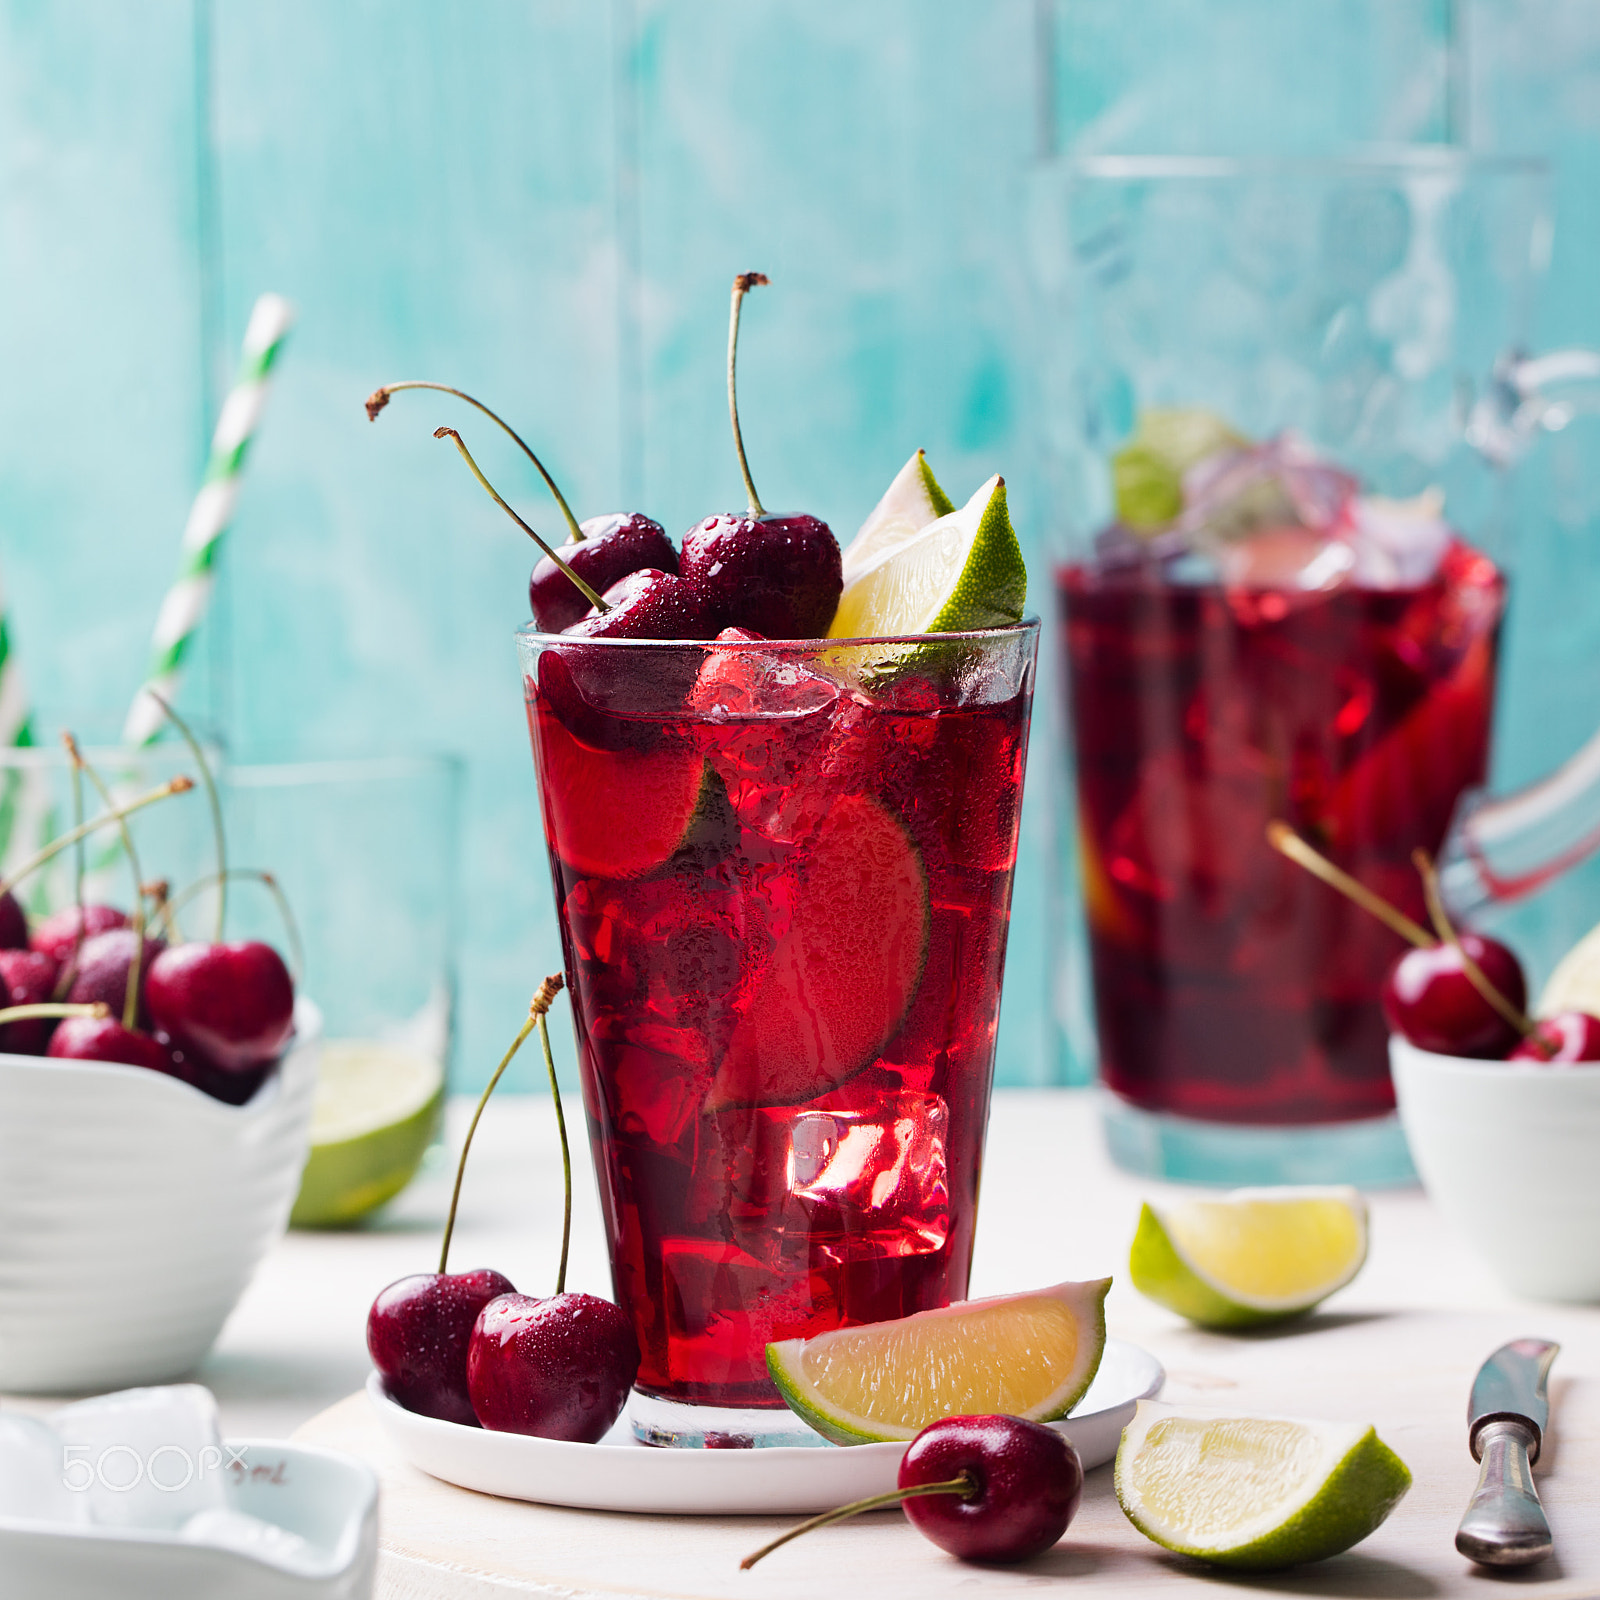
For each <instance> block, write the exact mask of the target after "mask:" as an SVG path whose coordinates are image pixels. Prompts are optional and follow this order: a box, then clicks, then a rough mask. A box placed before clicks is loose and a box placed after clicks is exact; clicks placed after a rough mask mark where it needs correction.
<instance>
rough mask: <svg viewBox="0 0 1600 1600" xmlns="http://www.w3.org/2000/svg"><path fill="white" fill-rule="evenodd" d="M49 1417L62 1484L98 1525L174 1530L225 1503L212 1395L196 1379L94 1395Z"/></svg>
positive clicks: (223, 1457)
mask: <svg viewBox="0 0 1600 1600" xmlns="http://www.w3.org/2000/svg"><path fill="white" fill-rule="evenodd" d="M49 1421H50V1425H51V1426H52V1427H53V1428H54V1429H55V1431H56V1432H57V1433H58V1434H59V1435H60V1437H61V1445H62V1459H63V1462H64V1469H63V1471H64V1476H65V1479H66V1484H67V1488H68V1489H69V1490H71V1491H72V1492H73V1494H74V1495H75V1497H76V1498H79V1499H81V1500H82V1501H83V1502H85V1504H86V1505H87V1508H88V1517H89V1520H90V1521H91V1522H94V1523H96V1524H98V1525H99V1526H101V1527H114V1528H156V1529H169V1530H171V1529H177V1528H181V1527H182V1526H183V1525H184V1523H186V1522H187V1521H188V1520H189V1518H190V1517H192V1516H194V1515H195V1514H196V1513H197V1512H201V1511H209V1510H214V1509H221V1508H222V1507H223V1506H225V1505H226V1503H227V1491H226V1468H227V1462H228V1453H227V1451H225V1450H224V1449H223V1447H222V1438H221V1434H220V1433H219V1431H218V1428H217V1402H216V1401H215V1399H213V1398H212V1395H211V1391H210V1390H209V1389H206V1388H203V1387H202V1386H201V1385H199V1384H197V1383H177V1384H169V1385H167V1386H165V1387H162V1388H153V1389H123V1390H121V1391H119V1392H118V1393H116V1394H104V1395H99V1396H97V1397H96V1398H95V1399H93V1400H80V1401H78V1402H77V1403H76V1404H75V1405H70V1406H64V1407H62V1409H61V1410H59V1411H57V1412H55V1413H53V1414H52V1415H51V1417H50V1418H49Z"/></svg>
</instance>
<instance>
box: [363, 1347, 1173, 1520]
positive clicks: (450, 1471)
mask: <svg viewBox="0 0 1600 1600" xmlns="http://www.w3.org/2000/svg"><path fill="white" fill-rule="evenodd" d="M1165 1377H1166V1374H1165V1373H1164V1372H1163V1371H1162V1368H1161V1363H1160V1362H1159V1361H1157V1360H1156V1358H1155V1357H1154V1356H1152V1355H1150V1354H1149V1353H1148V1352H1147V1351H1144V1350H1141V1349H1140V1348H1139V1346H1138V1345H1136V1344H1128V1343H1126V1342H1124V1341H1123V1340H1121V1339H1108V1340H1106V1348H1105V1355H1104V1357H1103V1358H1102V1360H1101V1362H1100V1370H1099V1372H1098V1373H1096V1374H1095V1380H1094V1382H1093V1383H1092V1384H1090V1386H1089V1392H1088V1393H1087V1394H1086V1395H1084V1397H1083V1399H1082V1400H1081V1401H1080V1402H1079V1404H1078V1407H1077V1409H1076V1410H1075V1411H1074V1412H1073V1414H1072V1415H1071V1416H1070V1417H1068V1418H1067V1419H1066V1420H1065V1421H1064V1422H1059V1423H1056V1424H1055V1426H1056V1427H1058V1428H1060V1429H1061V1431H1062V1432H1063V1433H1065V1434H1066V1435H1067V1437H1068V1438H1069V1439H1071V1440H1072V1442H1073V1444H1074V1445H1075V1446H1076V1447H1077V1451H1078V1454H1079V1456H1081V1457H1082V1459H1083V1464H1084V1467H1085V1468H1086V1469H1087V1468H1090V1467H1097V1466H1100V1465H1102V1464H1103V1463H1104V1462H1107V1461H1109V1460H1110V1459H1111V1458H1112V1456H1114V1455H1115V1454H1116V1452H1117V1441H1118V1440H1119V1439H1120V1438H1121V1437H1122V1430H1123V1428H1124V1427H1125V1426H1126V1424H1127V1422H1128V1420H1129V1418H1131V1417H1132V1416H1133V1408H1134V1402H1135V1401H1138V1400H1145V1399H1150V1398H1151V1397H1153V1396H1155V1395H1156V1394H1159V1393H1160V1391H1161V1385H1162V1383H1163V1381H1164V1380H1165ZM367 1394H368V1397H369V1398H370V1399H371V1401H372V1404H373V1405H374V1406H375V1407H376V1408H377V1411H378V1419H379V1421H380V1423H381V1424H382V1426H383V1430H384V1433H385V1434H386V1435H387V1437H388V1439H389V1442H390V1443H391V1444H393V1445H394V1447H395V1448H396V1449H397V1450H398V1451H399V1452H400V1453H401V1454H402V1455H403V1456H404V1457H405V1458H406V1459H407V1460H408V1461H409V1462H410V1463H411V1464H412V1466H414V1467H420V1468H421V1470H422V1471H424V1472H426V1473H428V1474H429V1475H430V1476H432V1477H435V1478H442V1479H443V1480H444V1481H445V1482H446V1483H453V1484H456V1485H457V1486H458V1487H460V1488H462V1489H477V1490H480V1491H481V1492H483V1493H484V1494H494V1495H500V1496H501V1497H502V1498H504V1499H508V1500H537V1501H542V1502H543V1503H544V1504H546V1505H558V1506H582V1507H585V1508H587V1509H590V1510H597V1511H654V1512H668V1513H676V1514H679V1515H682V1514H686V1513H687V1514H694V1513H697V1512H698V1513H703V1514H708V1515H709V1514H716V1515H724V1516H725V1515H729V1514H739V1513H750V1514H761V1513H773V1512H776V1513H784V1514H794V1515H801V1514H804V1513H806V1512H812V1511H826V1510H828V1509H830V1508H831V1507H833V1506H838V1505H843V1504H844V1503H845V1502H846V1501H849V1500H859V1499H862V1498H863V1497H864V1496H866V1495H870V1494H882V1493H884V1492H885V1491H887V1490H890V1489H893V1488H894V1486H895V1474H896V1472H897V1471H898V1469H899V1466H900V1457H901V1456H902V1455H903V1454H904V1453H905V1446H904V1445H903V1444H858V1445H852V1446H850V1448H849V1449H829V1450H818V1449H814V1448H806V1447H803V1446H802V1447H793V1448H791V1447H785V1446H780V1447H778V1448H776V1449H766V1450H652V1449H650V1448H649V1447H647V1446H645V1445H641V1444H639V1443H638V1442H637V1441H636V1440H635V1439H634V1437H633V1434H632V1432H631V1431H630V1430H629V1428H628V1424H627V1420H626V1417H624V1418H623V1420H622V1421H621V1422H619V1423H618V1425H617V1426H616V1427H615V1428H614V1429H612V1431H611V1432H610V1433H609V1434H608V1435H607V1436H606V1437H605V1439H603V1440H602V1441H601V1442H600V1443H599V1444H597V1445H596V1444H566V1443H562V1442H561V1441H559V1440H553V1439H534V1438H530V1437H529V1436H528V1435H526V1434H521V1433H490V1432H489V1431H488V1430H487V1429H484V1428H467V1427H463V1426H462V1425H461V1424H460V1423H458V1422H440V1421H439V1420H437V1419H436V1418H434V1417H419V1416H416V1415H415V1414H413V1413H412V1412H410V1411H406V1410H403V1409H402V1408H401V1407H400V1406H397V1405H396V1404H395V1403H394V1401H393V1400H391V1399H390V1398H389V1396H388V1395H387V1394H386V1393H385V1392H384V1389H383V1384H382V1382H381V1380H380V1379H379V1377H378V1375H377V1374H376V1373H373V1374H372V1375H371V1376H370V1377H369V1378H368V1379H367Z"/></svg>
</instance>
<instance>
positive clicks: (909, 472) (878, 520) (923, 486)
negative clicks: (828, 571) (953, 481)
mask: <svg viewBox="0 0 1600 1600" xmlns="http://www.w3.org/2000/svg"><path fill="white" fill-rule="evenodd" d="M954 510H955V506H954V505H953V504H952V503H951V500H950V496H949V495H947V494H946V493H945V492H944V490H943V489H941V488H940V487H939V484H938V480H937V479H935V477H934V475H933V469H932V468H931V467H930V466H929V465H928V458H927V457H926V456H925V455H924V454H923V453H922V451H920V450H919V451H917V453H916V454H915V455H914V456H912V458H911V459H910V460H909V461H908V462H906V464H905V465H904V466H903V467H901V469H900V470H899V472H897V473H896V474H895V479H894V482H893V483H891V484H890V485H889V487H888V488H887V489H886V490H884V494H883V498H882V499H881V500H880V501H879V502H878V503H877V505H876V506H874V507H873V509H872V515H871V516H869V517H868V518H867V520H866V521H865V522H863V523H862V524H861V530H860V532H859V533H857V534H856V536H855V538H853V539H852V540H851V541H850V543H849V544H847V545H846V546H845V548H844V575H845V582H846V583H848V582H849V581H850V578H851V576H852V574H853V573H855V572H858V571H860V570H861V569H862V568H863V567H869V566H871V565H873V563H874V562H876V561H877V560H878V559H879V557H881V556H884V555H887V554H888V552H889V551H891V550H898V549H899V548H900V546H901V545H903V544H906V543H909V542H910V541H911V540H912V539H914V538H915V537H916V536H917V535H918V534H919V533H921V532H922V530H923V529H924V528H926V527H927V526H928V524H929V523H930V522H936V521H937V520H938V519H939V518H940V517H945V516H948V515H949V514H950V513H951V512H952V511H954Z"/></svg>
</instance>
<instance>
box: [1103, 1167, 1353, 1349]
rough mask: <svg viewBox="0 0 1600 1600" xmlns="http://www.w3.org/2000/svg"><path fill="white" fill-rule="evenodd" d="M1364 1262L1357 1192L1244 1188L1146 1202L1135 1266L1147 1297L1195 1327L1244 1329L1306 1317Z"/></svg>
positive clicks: (1136, 1238) (1131, 1261) (1136, 1279)
mask: <svg viewBox="0 0 1600 1600" xmlns="http://www.w3.org/2000/svg"><path fill="white" fill-rule="evenodd" d="M1366 1259H1367V1206H1366V1202H1365V1201H1364V1200H1363V1199H1362V1198H1361V1196H1360V1195H1359V1194H1358V1193H1357V1192H1356V1191H1355V1190H1354V1189H1349V1188H1329V1189H1237V1190H1235V1191H1234V1192H1233V1193H1232V1194H1229V1195H1224V1196H1222V1197H1220V1198H1218V1199H1215V1200H1188V1201H1175V1202H1172V1203H1170V1204H1160V1205H1146V1206H1145V1207H1144V1209H1143V1211H1142V1212H1141V1213H1140V1216H1139V1231H1138V1233H1137V1234H1135V1235H1134V1240H1133V1249H1132V1251H1131V1252H1130V1254H1129V1258H1128V1269H1129V1274H1130V1276H1131V1277H1132V1279H1133V1286H1134V1288H1136V1289H1137V1290H1138V1291H1139V1292H1140V1293H1141V1294H1143V1295H1146V1296H1147V1297H1148V1298H1150V1299H1151V1300H1155V1301H1157V1302H1158V1303H1159V1304H1161V1305H1164V1306H1167V1307H1168V1308H1169V1309H1171V1310H1173V1311H1176V1312H1177V1313H1178V1314H1179V1315H1180V1316H1185V1317H1187V1318H1188V1319H1189V1320H1190V1321H1191V1322H1197V1323H1199V1324H1200V1325H1201V1326H1202V1327H1206V1328H1242V1327H1251V1326H1254V1325H1257V1324H1261V1323H1267V1322H1280V1321H1282V1320H1283V1319H1284V1318H1286V1317H1293V1316H1298V1315H1299V1314H1300V1313H1302V1312H1304V1311H1309V1310H1310V1309H1311V1307H1312V1306H1314V1305H1316V1304H1317V1302H1318V1301H1319V1300H1323V1299H1326V1298H1327V1296H1328V1295H1330V1294H1332V1293H1333V1291H1334V1290H1335V1289H1338V1288H1341V1287H1343V1285H1345V1284H1347V1283H1348V1282H1349V1281H1350V1280H1351V1279H1352V1278H1353V1277H1355V1275H1356V1273H1357V1272H1359V1271H1360V1270H1361V1263H1362V1262H1363V1261H1365V1260H1366Z"/></svg>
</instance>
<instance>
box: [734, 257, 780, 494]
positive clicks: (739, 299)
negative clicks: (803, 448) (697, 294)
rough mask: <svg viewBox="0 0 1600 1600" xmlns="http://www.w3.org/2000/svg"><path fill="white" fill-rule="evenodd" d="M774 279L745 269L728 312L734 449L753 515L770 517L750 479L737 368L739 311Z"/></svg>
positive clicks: (738, 281)
mask: <svg viewBox="0 0 1600 1600" xmlns="http://www.w3.org/2000/svg"><path fill="white" fill-rule="evenodd" d="M771 281H772V280H771V279H770V278H769V277H768V276H767V275H766V273H764V272H741V273H740V274H739V276H738V277H737V278H735V279H734V280H733V309H732V310H731V311H730V312H729V313H728V416H729V417H730V418H731V419H732V421H733V448H734V449H735V450H736V451H737V452H738V455H739V471H740V473H741V474H742V475H743V477H744V492H745V493H746V494H747V495H749V496H750V515H751V516H753V517H764V516H766V514H767V513H766V510H765V508H764V507H763V506H762V504H761V497H760V496H759V495H758V494H757V493H756V486H755V484H754V483H753V482H752V481H751V478H750V463H749V462H748V461H747V460H746V459H745V454H744V435H743V434H742V433H741V432H740V431H739V401H738V397H737V392H736V387H735V383H734V368H735V366H736V365H737V357H738V353H739V312H740V309H741V307H742V306H743V305H744V297H745V296H746V295H747V294H749V293H750V291H751V290H752V289H754V288H755V287H756V285H757V284H760V283H770V282H771Z"/></svg>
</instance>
